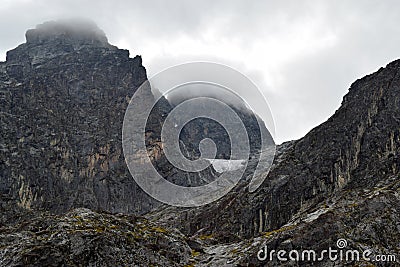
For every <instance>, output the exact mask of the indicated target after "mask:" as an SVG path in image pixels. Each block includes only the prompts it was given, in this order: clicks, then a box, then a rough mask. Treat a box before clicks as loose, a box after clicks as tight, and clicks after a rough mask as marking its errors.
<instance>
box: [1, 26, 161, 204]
mask: <svg viewBox="0 0 400 267" xmlns="http://www.w3.org/2000/svg"><path fill="white" fill-rule="evenodd" d="M26 39H27V41H26V43H25V44H22V45H20V46H18V47H17V48H15V49H14V50H11V51H9V52H8V53H7V61H6V62H4V63H1V65H0V73H1V75H0V76H1V78H0V93H1V95H0V102H1V103H0V109H1V113H0V116H1V129H2V130H1V137H0V138H1V139H0V146H1V153H0V161H1V164H0V177H1V184H0V193H1V194H3V195H8V196H9V197H10V198H13V199H15V200H16V202H17V203H18V204H19V205H21V206H22V207H25V208H29V209H35V208H42V209H46V210H50V211H53V212H62V211H66V210H68V209H69V208H71V207H88V208H94V209H103V210H108V211H114V212H122V211H123V212H141V211H147V210H149V209H151V207H152V206H153V204H154V201H153V200H152V199H150V198H149V197H148V196H147V195H146V194H144V193H143V192H142V191H141V190H140V189H139V188H138V187H137V186H136V184H135V183H134V181H133V180H132V179H131V176H130V174H129V172H128V170H127V168H126V164H125V162H124V157H123V153H122V147H121V127H122V126H121V125H122V121H123V116H124V112H125V108H126V106H127V104H128V102H129V99H130V97H131V96H132V94H133V93H134V92H135V89H136V88H137V87H138V86H139V85H140V84H142V83H143V82H144V81H145V80H146V71H145V68H144V67H143V66H142V60H141V58H140V56H136V57H134V58H130V57H129V52H128V51H127V50H121V49H118V48H116V47H114V46H112V45H110V44H108V42H107V38H106V37H105V35H104V33H102V31H101V30H99V29H98V28H97V26H96V25H94V24H90V23H86V22H85V23H78V24H77V25H69V24H63V23H56V22H49V23H45V24H42V25H39V26H38V27H37V28H36V29H33V30H29V31H27V33H26Z"/></svg>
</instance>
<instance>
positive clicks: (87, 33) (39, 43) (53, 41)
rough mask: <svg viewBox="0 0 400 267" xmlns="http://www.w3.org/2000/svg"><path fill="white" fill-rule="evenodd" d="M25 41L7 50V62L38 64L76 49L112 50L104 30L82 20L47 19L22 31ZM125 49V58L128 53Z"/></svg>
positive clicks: (112, 47) (88, 21)
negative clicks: (34, 26) (24, 31)
mask: <svg viewBox="0 0 400 267" xmlns="http://www.w3.org/2000/svg"><path fill="white" fill-rule="evenodd" d="M25 37H26V43H23V44H21V45H19V46H18V47H17V48H15V49H13V50H11V51H8V52H7V62H16V63H18V64H20V63H28V64H29V65H37V64H39V65H40V64H41V63H43V62H46V61H47V60H48V59H52V58H55V57H57V56H62V55H66V54H69V53H71V52H76V51H80V52H82V51H85V52H87V53H93V52H98V51H101V52H102V53H108V52H110V51H111V52H115V51H117V50H118V48H117V47H116V46H113V45H110V44H109V43H108V40H107V37H106V35H105V34H104V32H103V31H102V30H101V29H100V28H99V27H98V26H97V25H96V24H95V23H94V22H92V21H90V20H83V19H74V20H57V21H48V22H45V23H43V24H39V25H37V26H36V28H35V29H30V30H28V31H27V32H26V34H25ZM120 51H125V52H124V53H126V57H128V56H129V52H128V51H126V50H120Z"/></svg>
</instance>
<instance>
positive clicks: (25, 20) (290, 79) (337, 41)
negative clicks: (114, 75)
mask: <svg viewBox="0 0 400 267" xmlns="http://www.w3.org/2000/svg"><path fill="white" fill-rule="evenodd" d="M399 7H400V3H399V2H396V1H366V2H362V3H360V2H355V1H354V2H350V1H239V0H237V1H234V0H231V1H227V0H226V1H197V2H194V1H173V2H172V1H161V0H156V1H128V0H127V1H113V2H111V1H94V0H93V1H77V0H73V1H50V0H38V1H8V0H7V1H4V0H3V1H2V4H1V6H0V34H1V36H2V39H1V40H2V42H1V43H0V58H1V59H3V60H4V58H5V51H6V50H9V49H10V48H12V47H15V46H16V45H17V44H18V43H21V42H22V41H23V36H24V32H25V30H26V29H27V28H32V27H34V26H35V25H36V24H39V23H42V22H43V21H45V20H50V19H57V18H60V17H70V16H74V17H75V16H85V17H89V18H91V19H92V20H94V21H96V22H97V23H98V25H99V26H100V28H102V29H103V30H104V31H105V32H106V34H107V35H108V38H109V41H110V42H111V43H113V44H116V45H118V46H119V47H120V48H125V49H129V50H130V51H131V55H132V56H133V55H135V54H141V55H142V56H143V62H144V65H145V67H146V68H147V70H148V73H149V74H150V75H151V74H154V73H156V72H158V71H160V70H162V69H163V68H165V67H168V66H169V65H173V64H177V63H181V62H187V61H190V60H205V61H217V62H219V63H223V64H227V65H231V66H232V67H234V68H236V69H238V70H240V71H242V72H243V73H244V74H246V75H248V76H249V77H250V78H251V79H252V80H253V81H255V82H256V84H257V85H258V86H259V87H260V88H261V89H262V90H263V92H264V94H265V95H266V96H267V99H268V101H269V103H270V105H271V108H272V112H273V114H274V117H275V123H276V129H277V141H278V142H282V141H284V140H289V139H294V138H300V137H301V136H303V135H304V134H305V133H306V132H307V131H309V130H310V129H311V128H312V127H315V126H317V125H318V124H319V123H321V122H323V121H324V120H325V119H326V118H328V117H329V116H330V115H331V114H333V112H334V110H335V109H336V108H337V107H338V106H339V104H340V102H341V98H342V97H343V95H344V94H345V93H346V91H347V89H348V87H349V85H350V83H351V82H353V81H354V80H355V79H357V78H360V77H362V76H364V75H366V74H368V73H370V72H372V71H374V70H376V69H378V68H379V67H380V66H383V65H385V64H386V63H388V62H389V61H391V60H393V59H395V58H397V57H398V56H399V52H398V47H400V29H399V28H398V18H399V17H400V9H399Z"/></svg>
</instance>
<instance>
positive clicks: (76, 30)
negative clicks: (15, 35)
mask: <svg viewBox="0 0 400 267" xmlns="http://www.w3.org/2000/svg"><path fill="white" fill-rule="evenodd" d="M25 37H26V43H27V44H33V45H38V44H39V45H40V44H44V43H47V42H54V41H59V42H63V43H71V44H90V45H100V46H109V44H108V40H107V37H106V35H105V33H104V32H103V31H102V30H101V29H100V28H99V27H98V26H97V25H96V24H95V23H94V22H92V21H90V20H83V19H78V20H76V19H75V20H57V21H48V22H45V23H43V24H39V25H37V26H36V28H35V29H30V30H28V31H27V32H26V34H25Z"/></svg>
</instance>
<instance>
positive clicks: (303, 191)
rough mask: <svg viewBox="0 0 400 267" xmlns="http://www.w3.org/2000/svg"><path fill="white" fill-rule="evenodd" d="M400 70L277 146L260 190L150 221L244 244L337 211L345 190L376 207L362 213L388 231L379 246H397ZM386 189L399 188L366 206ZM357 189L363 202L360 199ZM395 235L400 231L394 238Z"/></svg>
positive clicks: (386, 71)
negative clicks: (302, 218)
mask: <svg viewBox="0 0 400 267" xmlns="http://www.w3.org/2000/svg"><path fill="white" fill-rule="evenodd" d="M399 68H400V61H395V62H392V63H390V64H388V65H387V66H386V68H382V69H380V70H379V71H377V72H376V73H374V74H371V75H368V76H366V77H364V78H362V79H360V80H358V81H356V82H355V83H353V84H352V86H351V88H350V91H349V93H348V94H347V95H346V96H345V97H344V99H343V103H342V106H341V107H340V108H339V109H338V110H337V111H336V112H335V114H334V115H333V116H332V117H331V118H330V119H329V120H328V121H327V122H325V123H323V124H322V125H320V126H318V127H316V128H315V129H313V130H312V131H311V132H310V133H308V134H307V135H306V136H305V137H304V138H302V139H300V140H298V141H294V142H291V143H285V144H283V145H282V146H280V147H278V154H277V157H276V158H275V162H274V165H273V167H272V169H271V171H270V173H269V174H268V176H267V178H266V180H265V182H264V183H263V185H262V186H261V187H260V189H259V190H257V191H256V192H254V193H249V192H248V191H247V188H246V186H245V185H244V186H241V187H238V188H237V189H236V190H234V191H233V192H231V193H230V194H228V195H227V196H225V197H224V198H223V199H221V200H220V201H218V202H215V203H212V204H210V205H208V206H206V207H203V208H198V209H176V208H168V209H166V210H160V211H158V212H155V213H153V214H151V215H150V216H151V217H152V218H154V219H155V220H157V221H160V222H164V223H165V225H174V226H175V227H178V228H179V229H181V230H182V231H183V232H184V233H186V234H188V235H194V236H212V237H213V238H212V239H213V240H214V241H235V240H236V241H237V240H242V239H243V238H251V237H253V236H259V235H261V234H262V233H265V232H270V231H274V230H276V229H280V228H281V227H282V226H283V225H285V224H287V223H289V222H290V221H291V220H293V218H295V217H296V216H300V215H299V214H300V213H301V212H303V213H304V212H305V214H303V216H306V214H307V211H309V212H310V213H312V212H313V211H315V210H318V209H320V208H322V207H324V206H325V205H328V206H330V205H331V204H332V203H333V202H334V198H335V197H340V196H342V194H345V193H344V192H353V193H351V194H350V193H349V194H346V195H343V196H342V198H346V199H347V200H346V201H347V202H351V201H352V202H354V203H356V205H357V204H360V206H363V205H366V206H369V207H370V209H371V210H369V211H367V209H366V208H364V209H363V210H362V211H361V212H362V216H367V217H368V218H370V220H371V222H374V223H373V224H374V225H375V226H374V227H378V228H381V229H382V230H383V231H384V232H385V235H384V236H383V237H382V240H379V241H377V242H381V244H382V243H383V244H392V245H391V246H390V248H393V244H395V243H396V242H397V243H398V242H399V218H398V217H396V215H395V214H392V213H393V212H395V211H396V210H397V211H398V207H396V205H394V204H395V203H396V201H399V194H398V193H399V191H398V190H399V189H398V183H397V181H398V179H399V166H400V156H399V152H400V127H399V126H400V105H399V104H400V77H399ZM279 151H280V152H279ZM379 184H381V185H382V187H385V188H386V186H387V187H390V188H392V189H391V190H392V191H390V190H389V191H390V192H392V193H390V192H388V193H387V195H386V197H385V195H382V197H383V198H384V199H383V200H381V203H380V204H379V205H376V204H373V203H372V202H371V203H370V202H369V200H368V199H367V200H366V204H363V203H364V202H363V201H364V200H363V199H364V198H365V197H362V195H364V196H366V195H368V193H366V192H369V193H370V194H373V193H372V192H376V190H377V188H379V187H380V186H379ZM364 191H365V192H364ZM357 192H359V193H360V197H355V196H357ZM350 196H352V197H354V199H352V200H351V197H350ZM346 201H345V203H347V202H346ZM358 202H360V203H358ZM397 203H398V202H397ZM333 209H335V208H333ZM338 209H339V208H338ZM380 209H383V210H387V212H385V214H387V215H388V216H391V217H390V218H388V219H387V220H379V219H377V218H376V217H374V216H375V215H374V214H376V213H378V212H379V210H380ZM299 212H300V213H299ZM336 212H337V213H338V214H339V215H338V218H342V220H348V222H346V223H349V224H350V223H351V224H352V225H353V227H357V225H358V223H357V218H359V216H358V217H356V216H353V217H350V216H352V214H353V213H342V212H341V210H340V209H339V210H337V211H336ZM393 216H394V217H393ZM177 217H178V218H180V219H176V218H177ZM172 218H174V220H172ZM368 220H369V219H368ZM388 220H389V221H388ZM387 222H392V223H394V224H395V225H396V226H395V228H393V229H391V228H387V227H386V225H385V224H386V223H387ZM367 224H368V223H367ZM321 225H323V224H321ZM368 225H369V224H368ZM371 225H372V223H371ZM371 225H369V226H368V227H372V226H371ZM316 226H319V224H318V223H317V225H316ZM342 230H343V231H344V229H343V228H340V227H339V228H338V229H336V234H337V235H341V234H344V233H343V232H342ZM389 230H396V231H397V232H396V231H395V233H393V234H389ZM310 231H311V230H310ZM305 234H306V233H305ZM370 234H371V233H370ZM366 235H368V234H366ZM312 236H313V237H314V239H313V241H314V242H315V243H314V244H317V243H318V242H322V241H323V240H325V238H326V236H325V235H324V234H321V233H320V234H318V233H317V234H315V233H313V235H312ZM318 240H319V241H318ZM371 242H375V241H371ZM301 244H303V245H304V243H301ZM311 244H313V243H312V242H311ZM388 248H389V247H388Z"/></svg>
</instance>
